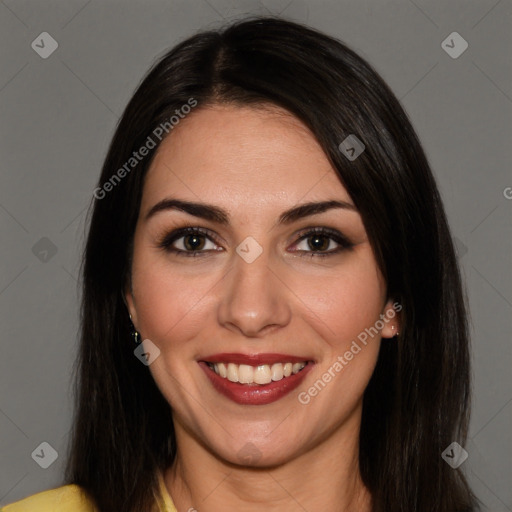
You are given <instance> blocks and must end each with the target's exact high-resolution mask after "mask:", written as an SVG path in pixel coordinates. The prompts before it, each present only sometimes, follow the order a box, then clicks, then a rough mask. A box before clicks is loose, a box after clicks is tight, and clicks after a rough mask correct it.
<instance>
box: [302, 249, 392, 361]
mask: <svg viewBox="0 0 512 512" xmlns="http://www.w3.org/2000/svg"><path fill="white" fill-rule="evenodd" d="M372 261H373V260H372V259H371V258H370V255H368V256H367V258H363V257H361V258H358V259H355V258H354V259H353V260H352V261H351V262H348V263H347V265H345V266H341V267H340V268H339V269H337V270H336V271H335V272H334V271H333V272H331V273H329V274H328V275H327V274H324V275H323V276H315V277H312V276H310V277H304V275H302V276H301V277H300V280H299V279H297V282H296V284H295V289H296V290H297V295H298V296H299V297H301V299H302V302H303V304H304V308H303V309H304V312H305V314H307V312H308V310H309V311H310V314H309V316H310V318H311V321H312V322H315V324H316V325H317V330H319V331H320V332H321V333H322V338H323V339H324V341H327V342H328V343H329V345H330V346H331V348H332V349H333V350H336V351H337V352H339V351H340V350H343V349H344V347H346V346H347V345H348V346H350V343H351V341H352V340H354V339H357V337H358V335H359V334H360V333H362V332H365V329H368V328H369V327H371V326H373V325H374V324H375V322H376V321H377V320H378V319H379V315H380V314H381V313H382V308H383V304H384V299H385V287H384V284H383V280H382V278H381V275H380V273H379V271H378V270H377V268H376V266H375V265H374V264H371V263H372Z"/></svg>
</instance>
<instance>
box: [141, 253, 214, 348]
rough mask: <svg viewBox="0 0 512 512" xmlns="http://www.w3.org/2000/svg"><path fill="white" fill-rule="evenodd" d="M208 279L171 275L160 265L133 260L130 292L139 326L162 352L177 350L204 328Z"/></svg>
mask: <svg viewBox="0 0 512 512" xmlns="http://www.w3.org/2000/svg"><path fill="white" fill-rule="evenodd" d="M209 280H210V279H209V278H205V277H204V276H203V277H202V278H200V277H197V276H196V277H194V276H193V275H190V274H183V273H181V274H180V273H179V272H170V271H169V267H168V266H166V265H165V264H161V263H159V262H155V261H152V262H145V261H143V259H141V260H140V261H136V260H135V261H134V265H133V292H134V296H135V301H136V307H137V319H138V327H139V330H140V332H141V334H142V336H143V337H145V338H149V339H151V340H152V341H154V342H155V343H156V344H157V345H158V346H159V347H160V349H161V350H163V349H165V350H172V349H176V348H179V347H180V346H181V343H178V344H177V343H172V344H170V343H169V341H170V340H173V341H175V342H186V341H187V340H189V339H192V338H194V336H195V335H196V334H197V333H198V332H199V331H200V330H201V326H202V325H205V317H206V314H207V312H206V305H207V301H208V297H207V295H208V293H207V292H208V290H209V289H210V288H211V286H213V284H214V283H213V280H212V283H209V282H206V281H209Z"/></svg>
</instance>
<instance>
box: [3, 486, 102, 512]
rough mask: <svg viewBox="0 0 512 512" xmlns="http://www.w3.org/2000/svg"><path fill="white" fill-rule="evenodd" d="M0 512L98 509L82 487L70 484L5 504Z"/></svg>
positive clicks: (89, 510)
mask: <svg viewBox="0 0 512 512" xmlns="http://www.w3.org/2000/svg"><path fill="white" fill-rule="evenodd" d="M0 512H96V509H95V508H94V506H93V504H92V503H91V501H90V500H89V499H88V498H87V496H86V494H85V493H84V491H83V490H82V488H81V487H79V486H78V485H74V484H70V485H63V486H62V487H57V488H55V489H50V490H48V491H42V492H39V493H37V494H33V495H32V496H28V497H27V498H24V499H22V500H20V501H16V502H15V503H11V504H10V505H5V506H4V507H3V508H1V509H0Z"/></svg>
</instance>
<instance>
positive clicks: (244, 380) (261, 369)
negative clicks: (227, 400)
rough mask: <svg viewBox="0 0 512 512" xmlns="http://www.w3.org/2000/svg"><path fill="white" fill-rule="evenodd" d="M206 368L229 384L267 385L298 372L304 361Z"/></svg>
mask: <svg viewBox="0 0 512 512" xmlns="http://www.w3.org/2000/svg"><path fill="white" fill-rule="evenodd" d="M208 366H209V367H210V368H211V369H212V370H214V371H215V373H216V374H217V375H220V376H221V377H223V378H225V379H226V378H227V379H228V380H230V381H231V382H240V383H241V384H268V383H269V382H271V381H277V380H281V379H282V378H284V377H289V376H290V375H291V374H292V373H293V374H296V373H298V372H300V370H302V368H304V367H305V366H306V361H304V362H302V363H275V364H273V365H272V366H270V365H268V364H262V365H259V366H249V365H248V364H235V363H208Z"/></svg>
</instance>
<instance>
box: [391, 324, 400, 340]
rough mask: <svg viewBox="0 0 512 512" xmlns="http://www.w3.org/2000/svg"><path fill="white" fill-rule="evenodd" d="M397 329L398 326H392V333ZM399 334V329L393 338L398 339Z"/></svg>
mask: <svg viewBox="0 0 512 512" xmlns="http://www.w3.org/2000/svg"><path fill="white" fill-rule="evenodd" d="M395 329H396V325H392V326H391V330H392V331H394V330H395ZM399 334H400V332H399V331H398V329H397V331H396V332H395V334H393V338H397V337H398V335H399Z"/></svg>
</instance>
